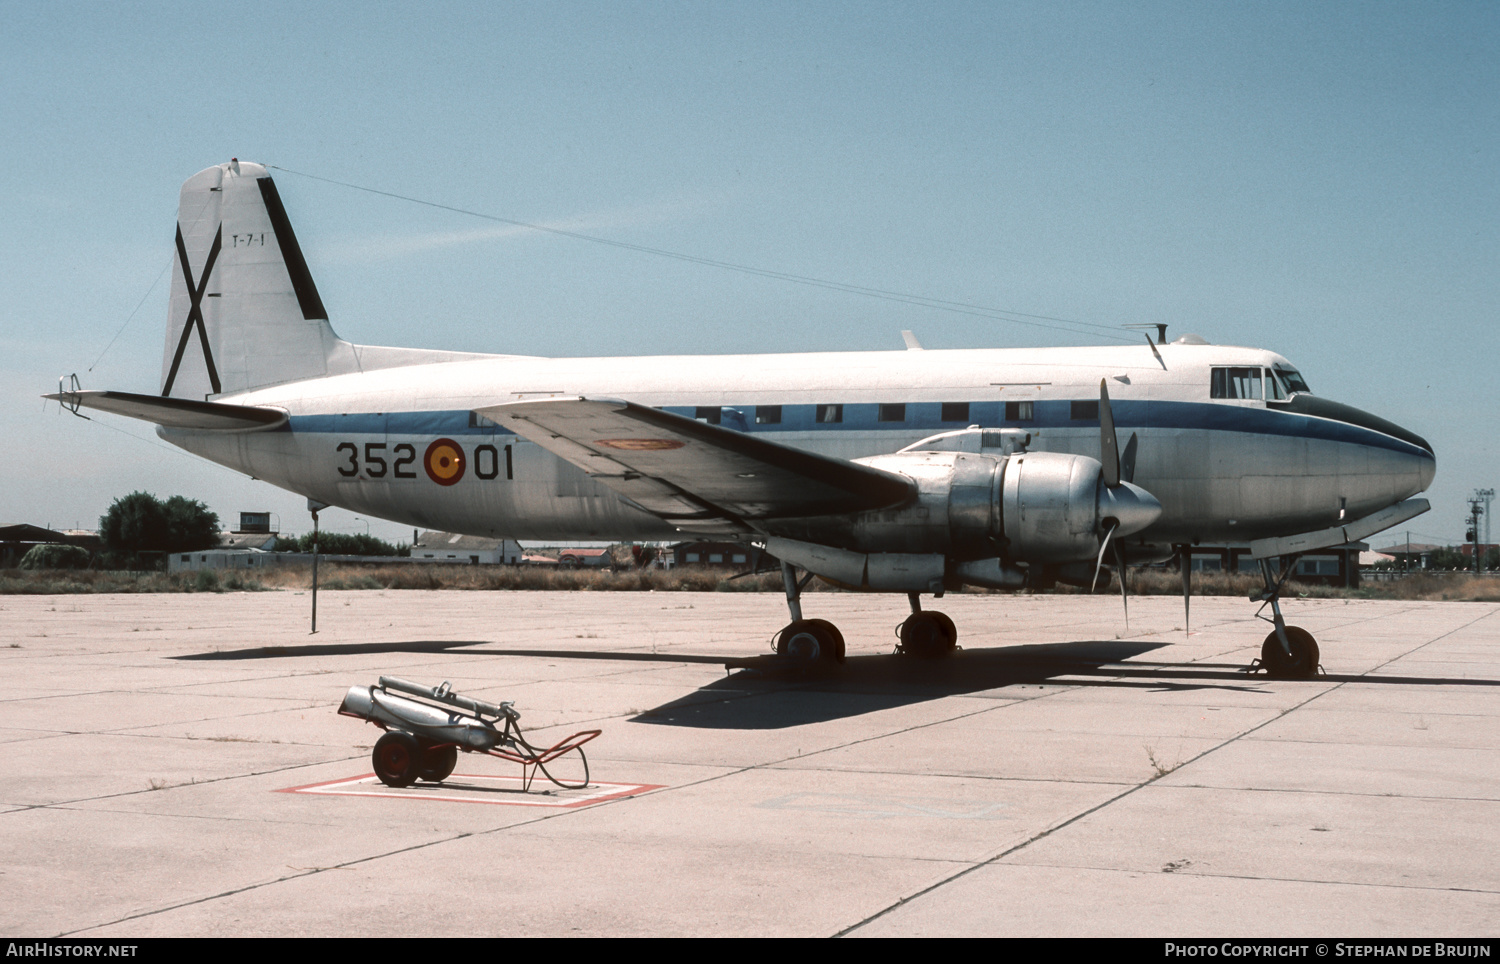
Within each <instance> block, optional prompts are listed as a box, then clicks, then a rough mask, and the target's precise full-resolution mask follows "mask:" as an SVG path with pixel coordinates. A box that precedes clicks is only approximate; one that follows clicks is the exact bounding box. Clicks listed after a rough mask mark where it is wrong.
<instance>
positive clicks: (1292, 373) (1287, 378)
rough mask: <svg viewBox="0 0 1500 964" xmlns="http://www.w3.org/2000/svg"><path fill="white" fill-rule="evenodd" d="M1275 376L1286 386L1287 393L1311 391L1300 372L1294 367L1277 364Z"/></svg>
mask: <svg viewBox="0 0 1500 964" xmlns="http://www.w3.org/2000/svg"><path fill="white" fill-rule="evenodd" d="M1276 378H1277V379H1278V380H1279V381H1280V382H1281V383H1282V384H1283V385H1285V386H1286V393H1287V394H1288V395H1290V394H1292V392H1309V393H1310V392H1312V389H1311V388H1308V387H1307V382H1306V381H1305V380H1304V379H1303V377H1302V374H1301V373H1300V372H1298V371H1297V369H1295V368H1287V367H1286V366H1285V365H1277V366H1276Z"/></svg>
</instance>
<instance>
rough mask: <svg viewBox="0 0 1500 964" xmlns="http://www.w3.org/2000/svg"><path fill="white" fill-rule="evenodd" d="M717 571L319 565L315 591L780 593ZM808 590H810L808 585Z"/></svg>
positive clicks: (276, 584) (771, 582)
mask: <svg viewBox="0 0 1500 964" xmlns="http://www.w3.org/2000/svg"><path fill="white" fill-rule="evenodd" d="M731 576H733V574H732V573H725V572H723V571H722V570H715V569H701V568H696V567H682V568H678V569H671V570H661V569H633V570H627V571H622V572H608V571H604V570H598V569H571V570H570V569H549V568H543V567H541V566H444V565H435V564H432V563H401V564H393V565H376V566H365V565H361V566H347V565H338V564H334V565H328V566H322V567H320V568H319V571H318V588H320V589H456V590H469V591H494V590H513V589H529V590H559V591H574V592H576V591H583V592H646V591H654V592H766V591H773V590H774V591H780V589H781V574H780V573H760V574H758V575H750V576H739V577H736V578H730V577H731ZM260 579H261V581H262V582H263V583H264V584H265V585H266V586H267V587H268V588H278V589H310V588H312V571H311V570H310V569H308V568H302V567H290V566H288V567H278V568H276V569H267V570H264V571H262V572H261V573H260ZM809 588H811V587H809Z"/></svg>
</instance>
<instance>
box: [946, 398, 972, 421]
mask: <svg viewBox="0 0 1500 964" xmlns="http://www.w3.org/2000/svg"><path fill="white" fill-rule="evenodd" d="M940 417H941V418H942V420H943V421H945V422H964V423H967V422H968V421H969V403H968V402H944V403H943V411H942V415H941V416H940Z"/></svg>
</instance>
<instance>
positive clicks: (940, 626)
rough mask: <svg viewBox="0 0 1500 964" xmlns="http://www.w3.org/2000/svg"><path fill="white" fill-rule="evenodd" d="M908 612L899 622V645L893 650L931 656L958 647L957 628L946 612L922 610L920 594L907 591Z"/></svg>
mask: <svg viewBox="0 0 1500 964" xmlns="http://www.w3.org/2000/svg"><path fill="white" fill-rule="evenodd" d="M906 598H907V599H908V600H910V601H911V615H910V616H907V617H906V621H905V622H903V623H902V624H901V645H900V646H899V647H897V652H899V653H901V654H902V655H904V656H918V657H922V658H923V659H935V658H937V657H939V656H948V655H950V654H951V653H952V652H953V651H954V649H956V648H957V647H958V627H957V626H954V625H953V620H951V619H949V618H948V616H947V614H945V613H940V612H936V611H934V610H927V611H925V612H924V611H923V609H922V595H921V593H915V592H909V593H907V594H906Z"/></svg>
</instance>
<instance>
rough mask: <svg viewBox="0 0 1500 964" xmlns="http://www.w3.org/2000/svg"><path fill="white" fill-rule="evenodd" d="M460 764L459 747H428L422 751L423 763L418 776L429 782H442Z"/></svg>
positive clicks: (418, 770)
mask: <svg viewBox="0 0 1500 964" xmlns="http://www.w3.org/2000/svg"><path fill="white" fill-rule="evenodd" d="M457 765H458V747H456V746H451V745H450V746H436V747H432V746H430V747H427V748H425V749H424V750H423V751H422V764H421V766H420V767H418V768H417V778H418V779H420V780H426V781H427V782H428V783H442V782H443V781H444V780H446V779H448V777H449V775H451V774H452V773H453V768H454V767H455V766H457Z"/></svg>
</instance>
